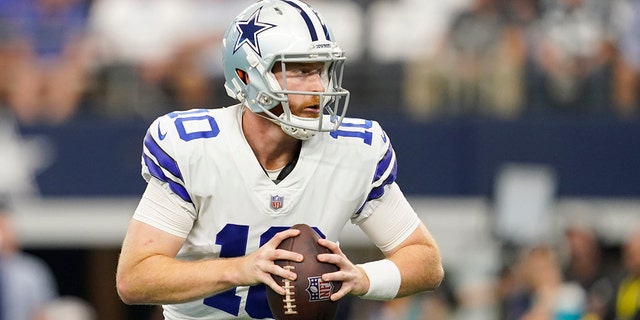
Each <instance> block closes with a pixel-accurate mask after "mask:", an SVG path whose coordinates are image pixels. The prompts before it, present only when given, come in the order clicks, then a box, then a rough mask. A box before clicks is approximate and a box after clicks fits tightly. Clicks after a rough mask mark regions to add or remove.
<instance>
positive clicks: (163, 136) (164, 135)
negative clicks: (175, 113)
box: [158, 125, 167, 140]
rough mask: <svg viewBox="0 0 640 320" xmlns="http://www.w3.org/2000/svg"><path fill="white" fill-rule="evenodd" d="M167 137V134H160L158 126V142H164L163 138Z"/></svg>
mask: <svg viewBox="0 0 640 320" xmlns="http://www.w3.org/2000/svg"><path fill="white" fill-rule="evenodd" d="M166 136H167V133H166V132H165V133H162V131H161V130H160V125H158V138H160V140H164V138H165V137H166Z"/></svg>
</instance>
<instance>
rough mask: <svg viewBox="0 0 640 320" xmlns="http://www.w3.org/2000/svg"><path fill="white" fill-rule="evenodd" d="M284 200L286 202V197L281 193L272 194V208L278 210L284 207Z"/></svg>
mask: <svg viewBox="0 0 640 320" xmlns="http://www.w3.org/2000/svg"><path fill="white" fill-rule="evenodd" d="M283 202H284V197H282V196H279V195H275V196H271V209H273V210H278V209H280V208H282V203H283Z"/></svg>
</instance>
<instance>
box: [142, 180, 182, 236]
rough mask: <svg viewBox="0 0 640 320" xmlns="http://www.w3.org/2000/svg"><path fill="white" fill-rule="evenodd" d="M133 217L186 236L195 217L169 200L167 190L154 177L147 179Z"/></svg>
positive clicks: (177, 234) (173, 233) (175, 234)
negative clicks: (145, 187)
mask: <svg viewBox="0 0 640 320" xmlns="http://www.w3.org/2000/svg"><path fill="white" fill-rule="evenodd" d="M133 219H136V220H138V221H141V222H144V223H146V224H149V225H151V226H153V227H155V228H158V229H160V230H162V231H165V232H168V233H170V234H172V235H174V236H178V237H181V238H186V237H187V235H188V234H189V232H190V230H191V227H192V226H193V221H194V220H195V217H194V216H192V214H190V213H189V212H187V211H186V210H185V209H184V208H183V207H181V206H180V205H178V204H177V203H175V202H173V201H171V198H170V197H169V194H168V191H167V190H165V189H164V188H163V186H162V184H161V183H160V182H159V181H158V180H156V179H155V178H151V179H149V183H148V184H147V189H146V190H145V191H144V194H143V195H142V199H140V203H139V204H138V207H137V208H136V211H135V213H134V215H133Z"/></svg>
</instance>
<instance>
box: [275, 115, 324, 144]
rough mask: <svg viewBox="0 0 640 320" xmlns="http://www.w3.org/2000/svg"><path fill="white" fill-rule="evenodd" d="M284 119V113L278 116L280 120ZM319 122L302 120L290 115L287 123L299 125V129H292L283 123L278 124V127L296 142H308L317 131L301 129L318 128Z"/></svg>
mask: <svg viewBox="0 0 640 320" xmlns="http://www.w3.org/2000/svg"><path fill="white" fill-rule="evenodd" d="M284 117H285V115H284V113H283V114H282V115H280V118H281V119H284ZM319 121H320V119H311V118H302V117H298V116H295V115H291V118H290V120H289V122H290V123H292V124H297V125H300V127H294V126H291V125H288V124H285V123H283V122H281V123H280V127H281V128H282V131H284V132H285V133H286V134H288V135H290V136H292V137H294V138H296V139H298V140H309V139H311V137H313V136H315V135H316V132H317V131H314V130H309V129H303V128H301V127H312V126H315V127H318V126H319Z"/></svg>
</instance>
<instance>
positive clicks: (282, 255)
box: [273, 249, 304, 262]
mask: <svg viewBox="0 0 640 320" xmlns="http://www.w3.org/2000/svg"><path fill="white" fill-rule="evenodd" d="M273 260H289V261H293V262H302V260H304V256H303V255H301V254H299V253H297V252H293V251H288V250H284V249H276V250H275V251H274V254H273Z"/></svg>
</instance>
